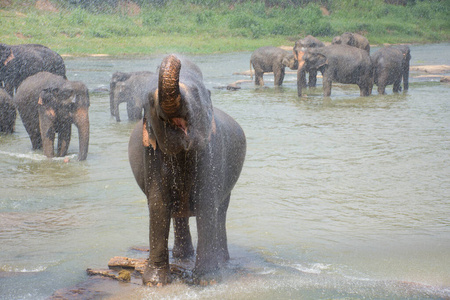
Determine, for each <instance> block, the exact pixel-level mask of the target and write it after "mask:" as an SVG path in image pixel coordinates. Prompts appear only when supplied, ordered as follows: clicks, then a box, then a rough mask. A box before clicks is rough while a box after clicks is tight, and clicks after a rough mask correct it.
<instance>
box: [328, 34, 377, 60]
mask: <svg viewBox="0 0 450 300" xmlns="http://www.w3.org/2000/svg"><path fill="white" fill-rule="evenodd" d="M332 44H333V45H349V46H352V47H356V48H359V49H363V50H365V51H367V53H368V54H369V55H370V44H369V40H368V39H367V38H366V37H365V36H363V35H361V34H359V33H353V32H345V33H343V34H341V35H339V36H335V37H334V38H333V41H332Z"/></svg>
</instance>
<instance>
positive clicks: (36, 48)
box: [0, 44, 66, 97]
mask: <svg viewBox="0 0 450 300" xmlns="http://www.w3.org/2000/svg"><path fill="white" fill-rule="evenodd" d="M41 71H47V72H50V73H53V74H56V75H60V76H62V77H64V78H66V66H65V65H64V60H63V59H62V57H61V56H60V55H59V54H58V53H56V52H55V51H53V50H51V49H49V48H47V47H45V46H43V45H39V44H23V45H6V44H0V82H3V84H4V87H5V89H6V91H7V92H8V93H9V94H10V95H11V97H13V96H14V92H15V90H17V88H18V87H19V85H20V84H21V83H22V81H24V80H25V79H26V78H27V77H29V76H31V75H34V74H36V73H38V72H41Z"/></svg>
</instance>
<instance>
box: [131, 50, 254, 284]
mask: <svg viewBox="0 0 450 300" xmlns="http://www.w3.org/2000/svg"><path fill="white" fill-rule="evenodd" d="M156 77H157V78H155V79H154V81H153V82H152V83H151V92H150V94H149V97H148V102H149V103H148V105H145V106H144V118H143V120H142V121H139V122H138V123H137V125H136V126H135V128H134V130H133V132H132V133H131V136H130V140H129V145H128V156H129V162H130V165H131V169H132V172H133V174H134V177H135V179H136V182H137V183H138V185H139V187H140V188H141V190H142V191H143V192H144V193H145V195H146V196H147V202H148V208H149V215H150V216H149V217H150V228H149V241H150V254H149V260H148V263H147V265H146V268H145V271H144V273H143V277H142V280H143V284H145V285H164V284H167V283H169V282H170V281H171V279H170V269H169V251H168V235H169V229H170V219H171V218H173V219H174V222H173V223H174V224H173V226H174V232H175V242H174V247H173V251H172V255H173V256H174V257H177V258H185V257H189V256H191V255H193V253H194V250H193V246H192V239H191V235H190V230H189V217H190V216H195V217H196V221H197V233H198V243H197V250H196V258H195V267H194V270H193V273H192V274H193V282H194V283H200V282H205V280H206V281H208V280H209V278H211V280H212V278H216V276H218V275H219V274H218V271H219V269H220V268H221V267H222V266H224V264H225V263H226V262H227V261H228V260H229V258H230V256H229V252H228V246H227V234H226V226H225V223H226V212H227V209H228V205H229V202H230V195H231V190H232V189H233V187H234V185H235V183H236V181H237V180H238V177H239V175H240V173H241V170H242V167H243V163H244V158H245V153H246V138H245V134H244V132H243V130H242V128H241V127H240V126H239V124H238V123H237V122H236V121H235V120H234V119H233V118H232V117H230V116H229V115H227V114H226V113H225V112H223V111H221V110H219V109H217V108H213V106H212V102H211V92H210V91H209V90H208V89H206V87H205V85H204V83H203V75H202V73H201V71H200V69H199V68H198V67H197V66H196V65H195V64H194V63H192V62H191V61H189V60H188V59H186V58H184V57H178V56H176V55H173V54H172V55H169V56H166V57H165V58H164V59H163V61H162V63H161V66H160V68H159V74H158V75H157V76H156Z"/></svg>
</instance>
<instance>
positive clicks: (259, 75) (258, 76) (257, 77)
mask: <svg viewBox="0 0 450 300" xmlns="http://www.w3.org/2000/svg"><path fill="white" fill-rule="evenodd" d="M263 75H264V72H261V71H259V70H258V71H257V70H255V84H256V85H260V86H263V85H264V80H263Z"/></svg>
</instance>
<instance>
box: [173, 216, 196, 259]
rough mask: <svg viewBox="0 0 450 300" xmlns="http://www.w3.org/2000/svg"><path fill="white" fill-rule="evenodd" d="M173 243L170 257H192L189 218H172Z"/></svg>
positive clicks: (192, 249)
mask: <svg viewBox="0 0 450 300" xmlns="http://www.w3.org/2000/svg"><path fill="white" fill-rule="evenodd" d="M173 220H174V223H173V226H174V231H175V242H174V246H173V249H172V256H173V257H176V258H188V257H191V256H192V255H194V246H193V245H192V238H191V232H190V229H189V218H174V219H173Z"/></svg>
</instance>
